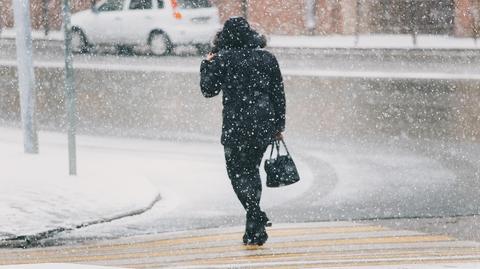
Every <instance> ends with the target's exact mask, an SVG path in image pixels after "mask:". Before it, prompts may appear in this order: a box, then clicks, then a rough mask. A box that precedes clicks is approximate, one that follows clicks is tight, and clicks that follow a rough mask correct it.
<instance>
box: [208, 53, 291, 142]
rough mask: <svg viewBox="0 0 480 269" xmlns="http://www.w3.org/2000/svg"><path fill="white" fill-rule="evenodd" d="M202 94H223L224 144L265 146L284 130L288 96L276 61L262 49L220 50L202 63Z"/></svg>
mask: <svg viewBox="0 0 480 269" xmlns="http://www.w3.org/2000/svg"><path fill="white" fill-rule="evenodd" d="M200 86H201V90H202V93H203V95H204V96H205V97H214V96H216V95H218V94H219V93H220V91H222V92H223V127H222V139H221V142H222V144H223V145H228V146H241V145H245V144H248V145H260V146H266V145H268V144H270V143H271V142H272V141H273V140H274V136H275V134H276V133H277V132H283V131H284V129H285V93H284V87H283V80H282V74H281V72H280V68H279V65H278V62H277V59H276V58H275V56H274V55H273V54H271V53H270V52H268V51H266V50H263V49H259V48H248V47H246V48H232V49H227V50H222V51H220V52H219V53H218V54H217V55H216V56H215V57H214V58H213V60H212V61H206V60H204V61H203V62H202V64H201V82H200Z"/></svg>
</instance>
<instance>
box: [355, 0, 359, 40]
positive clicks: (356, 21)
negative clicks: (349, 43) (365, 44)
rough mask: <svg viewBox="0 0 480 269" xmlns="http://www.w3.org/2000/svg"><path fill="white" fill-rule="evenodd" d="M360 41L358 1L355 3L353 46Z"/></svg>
mask: <svg viewBox="0 0 480 269" xmlns="http://www.w3.org/2000/svg"><path fill="white" fill-rule="evenodd" d="M359 41H360V0H356V1H355V46H358V43H359Z"/></svg>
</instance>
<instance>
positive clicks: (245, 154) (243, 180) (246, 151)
mask: <svg viewBox="0 0 480 269" xmlns="http://www.w3.org/2000/svg"><path fill="white" fill-rule="evenodd" d="M264 152H265V148H263V147H258V146H248V147H247V146H245V147H225V160H226V164H227V172H228V177H229V178H230V181H231V183H232V186H233V190H234V191H235V194H236V195H237V197H238V200H240V203H241V204H242V206H243V207H244V208H245V210H246V211H247V213H253V212H260V199H261V195H262V182H261V180H260V172H259V167H260V163H261V161H262V157H263V153H264Z"/></svg>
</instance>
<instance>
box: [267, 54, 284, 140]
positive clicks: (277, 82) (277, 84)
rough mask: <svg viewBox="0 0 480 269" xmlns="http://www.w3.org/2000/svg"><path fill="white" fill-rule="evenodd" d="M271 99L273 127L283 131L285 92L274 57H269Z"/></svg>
mask: <svg viewBox="0 0 480 269" xmlns="http://www.w3.org/2000/svg"><path fill="white" fill-rule="evenodd" d="M271 57H272V58H271V61H272V63H271V79H272V80H271V82H272V87H271V99H272V101H273V107H274V109H275V126H276V128H277V131H278V132H283V131H285V110H286V108H285V106H286V103H285V91H284V86H283V78H282V73H281V71H280V66H279V65H278V61H277V59H276V58H275V56H273V55H271Z"/></svg>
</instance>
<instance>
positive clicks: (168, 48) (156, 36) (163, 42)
mask: <svg viewBox="0 0 480 269" xmlns="http://www.w3.org/2000/svg"><path fill="white" fill-rule="evenodd" d="M148 46H149V51H150V53H151V54H152V55H157V56H163V55H168V54H170V53H171V52H172V43H171V42H170V39H169V38H168V36H167V35H166V34H164V33H160V32H155V33H152V34H151V35H150V38H149V40H148Z"/></svg>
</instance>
